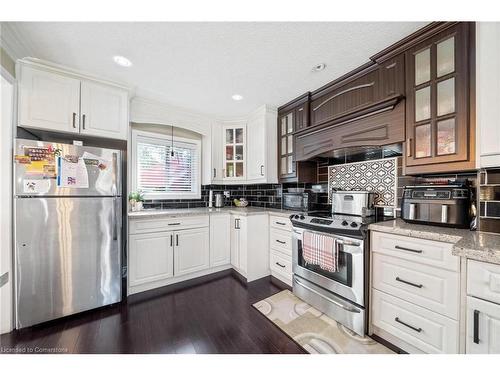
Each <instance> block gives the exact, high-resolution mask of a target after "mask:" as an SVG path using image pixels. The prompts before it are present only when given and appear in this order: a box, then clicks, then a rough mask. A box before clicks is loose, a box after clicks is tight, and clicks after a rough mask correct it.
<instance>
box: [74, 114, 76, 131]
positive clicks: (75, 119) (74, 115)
mask: <svg viewBox="0 0 500 375" xmlns="http://www.w3.org/2000/svg"><path fill="white" fill-rule="evenodd" d="M73 129H76V113H75V112H73Z"/></svg>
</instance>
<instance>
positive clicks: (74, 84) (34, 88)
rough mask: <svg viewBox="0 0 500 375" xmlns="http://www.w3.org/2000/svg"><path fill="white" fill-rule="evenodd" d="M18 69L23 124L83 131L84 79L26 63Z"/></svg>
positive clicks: (20, 116)
mask: <svg viewBox="0 0 500 375" xmlns="http://www.w3.org/2000/svg"><path fill="white" fill-rule="evenodd" d="M18 73H19V74H18V89H19V125H20V126H24V127H27V128H35V129H43V130H52V131H60V132H67V133H78V132H79V128H80V124H79V119H80V80H78V79H74V78H70V77H66V76H62V75H60V74H56V73H51V72H47V71H43V70H36V69H31V68H29V67H25V66H22V67H21V69H20V70H19V71H18Z"/></svg>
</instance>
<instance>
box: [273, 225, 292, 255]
mask: <svg viewBox="0 0 500 375" xmlns="http://www.w3.org/2000/svg"><path fill="white" fill-rule="evenodd" d="M269 241H270V244H269V247H270V248H271V249H274V250H278V251H281V252H283V253H284V254H285V255H288V256H290V257H291V256H292V233H291V232H288V231H284V230H278V229H273V228H271V231H270V234H269Z"/></svg>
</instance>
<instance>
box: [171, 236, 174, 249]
mask: <svg viewBox="0 0 500 375" xmlns="http://www.w3.org/2000/svg"><path fill="white" fill-rule="evenodd" d="M172 246H174V235H173V234H171V235H170V247H172Z"/></svg>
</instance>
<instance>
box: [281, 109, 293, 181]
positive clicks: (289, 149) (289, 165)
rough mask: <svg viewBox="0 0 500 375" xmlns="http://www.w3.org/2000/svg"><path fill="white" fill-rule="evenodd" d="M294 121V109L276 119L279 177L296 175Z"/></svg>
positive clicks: (285, 177)
mask: <svg viewBox="0 0 500 375" xmlns="http://www.w3.org/2000/svg"><path fill="white" fill-rule="evenodd" d="M294 122H295V110H291V111H289V112H287V113H285V114H282V115H281V116H280V117H279V119H278V153H279V156H278V159H279V163H278V164H279V165H278V168H279V176H280V179H288V178H293V177H296V165H295V161H294V151H295V140H294V137H293V131H294Z"/></svg>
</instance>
